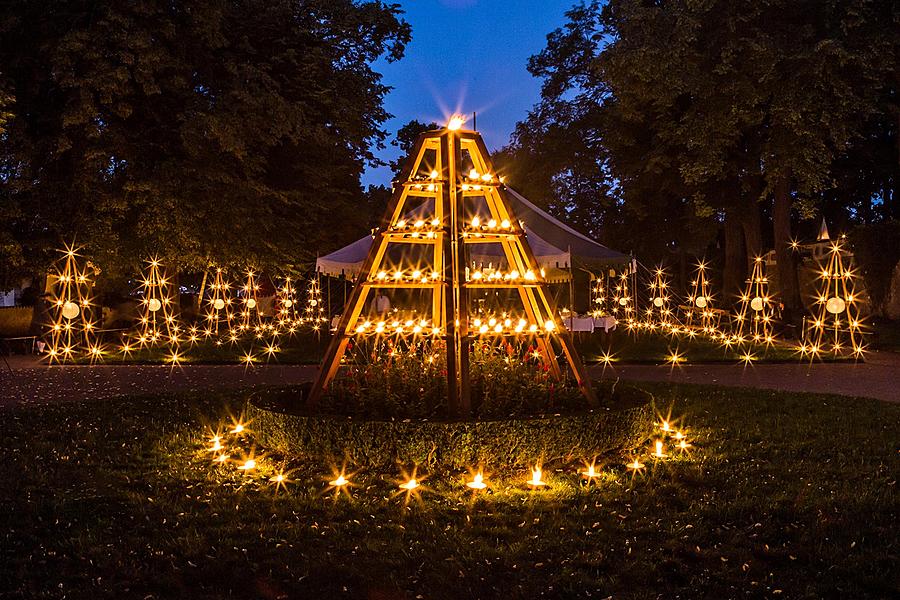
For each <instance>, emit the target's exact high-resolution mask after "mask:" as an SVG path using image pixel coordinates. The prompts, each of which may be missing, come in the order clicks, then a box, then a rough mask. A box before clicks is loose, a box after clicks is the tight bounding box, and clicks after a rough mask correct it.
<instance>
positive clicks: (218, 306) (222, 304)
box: [213, 298, 225, 310]
mask: <svg viewBox="0 0 900 600" xmlns="http://www.w3.org/2000/svg"><path fill="white" fill-rule="evenodd" d="M213 308H215V309H216V310H222V309H223V308H225V301H224V300H222V299H221V298H216V301H215V302H213Z"/></svg>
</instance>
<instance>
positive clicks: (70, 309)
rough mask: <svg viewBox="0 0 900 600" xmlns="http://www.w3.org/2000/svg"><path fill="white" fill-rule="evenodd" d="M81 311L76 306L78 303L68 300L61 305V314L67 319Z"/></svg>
mask: <svg viewBox="0 0 900 600" xmlns="http://www.w3.org/2000/svg"><path fill="white" fill-rule="evenodd" d="M79 312H81V309H80V308H78V304H76V303H75V302H72V301H71V300H69V301H68V302H66V303H65V304H63V307H62V316H64V317H65V318H67V319H74V318H75V317H77V316H78V313H79Z"/></svg>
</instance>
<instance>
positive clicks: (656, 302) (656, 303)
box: [653, 297, 663, 308]
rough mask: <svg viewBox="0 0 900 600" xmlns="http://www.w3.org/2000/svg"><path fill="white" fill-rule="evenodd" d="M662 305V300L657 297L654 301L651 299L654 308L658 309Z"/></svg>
mask: <svg viewBox="0 0 900 600" xmlns="http://www.w3.org/2000/svg"><path fill="white" fill-rule="evenodd" d="M662 305H663V299H662V298H658V297H657V298H654V299H653V306H655V307H656V308H660V307H661V306H662Z"/></svg>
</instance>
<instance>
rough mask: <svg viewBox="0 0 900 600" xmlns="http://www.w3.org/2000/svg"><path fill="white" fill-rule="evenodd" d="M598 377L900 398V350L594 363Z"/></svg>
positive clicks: (594, 375) (894, 399) (899, 400)
mask: <svg viewBox="0 0 900 600" xmlns="http://www.w3.org/2000/svg"><path fill="white" fill-rule="evenodd" d="M589 370H590V373H591V376H592V377H593V378H594V379H615V378H617V377H620V378H622V379H624V380H631V381H670V382H674V383H705V384H714V385H725V386H735V387H751V388H764V389H772V390H785V391H790V392H813V393H822V394H839V395H841V396H861V397H866V398H876V399H878V400H886V401H888V402H900V354H896V353H892V352H872V353H869V354H867V355H866V362H865V363H859V364H854V363H818V364H812V365H811V364H809V363H785V364H763V365H752V366H745V365H743V364H740V365H738V364H707V365H685V366H678V367H675V368H672V367H670V366H652V365H621V366H614V367H613V366H610V367H606V368H605V369H604V368H603V367H599V366H592V367H590V369H589Z"/></svg>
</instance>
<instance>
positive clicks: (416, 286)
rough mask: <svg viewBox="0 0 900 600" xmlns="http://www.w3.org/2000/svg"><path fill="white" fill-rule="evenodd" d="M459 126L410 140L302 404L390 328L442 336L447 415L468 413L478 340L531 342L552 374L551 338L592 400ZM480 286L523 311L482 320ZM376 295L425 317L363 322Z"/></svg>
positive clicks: (518, 234)
mask: <svg viewBox="0 0 900 600" xmlns="http://www.w3.org/2000/svg"><path fill="white" fill-rule="evenodd" d="M463 124H464V120H463V119H462V118H461V117H453V118H452V119H451V120H450V122H449V123H448V125H447V126H446V127H444V128H442V129H439V130H435V131H429V132H426V133H423V134H421V135H420V136H419V138H418V140H417V141H416V144H415V146H414V148H413V150H412V152H411V153H410V155H409V157H408V158H407V163H406V166H405V168H404V170H403V171H402V172H401V177H402V179H401V181H399V182H397V183H396V184H395V186H394V193H393V195H392V197H391V200H390V203H389V204H388V208H387V211H386V212H385V215H384V218H383V220H382V222H381V226H380V228H379V229H378V230H377V231H376V233H375V236H374V237H375V240H374V243H373V244H372V248H371V250H370V251H369V254H368V256H367V257H366V260H365V261H364V262H363V265H362V268H361V270H360V274H359V277H358V280H357V284H356V286H355V287H354V290H353V293H352V295H351V296H350V298H349V300H348V302H347V305H346V306H345V307H344V312H343V314H342V316H341V320H340V323H339V324H338V326H337V330H336V331H335V334H334V336H333V337H332V339H331V343H330V344H329V347H328V349H327V351H326V353H325V358H324V360H323V363H322V366H321V369H320V371H319V376H318V378H317V380H316V382H315V384H314V385H313V387H312V389H311V390H310V393H309V395H308V396H307V407H308V408H314V407H315V406H316V404H317V403H318V401H319V399H320V398H321V395H322V393H323V392H324V391H325V389H327V387H328V386H329V385H330V383H331V382H332V380H333V379H334V377H335V375H336V374H337V371H338V369H339V367H340V365H341V359H342V357H343V356H344V352H345V351H346V349H347V346H348V343H349V342H350V340H351V339H352V338H354V337H356V336H366V335H376V336H377V335H385V334H386V333H387V332H396V331H399V332H405V334H406V335H418V336H431V337H432V338H436V339H442V340H443V341H444V342H445V348H446V363H447V394H448V396H447V397H448V404H449V408H450V410H451V411H452V412H454V413H455V414H458V415H467V414H468V413H469V412H470V408H471V402H470V382H469V354H470V352H471V346H472V343H473V341H474V340H475V339H476V338H477V337H478V336H517V337H527V338H530V339H531V340H533V343H534V345H535V347H536V348H537V349H538V352H539V353H540V356H541V360H542V361H543V363H544V365H545V366H546V367H547V368H548V370H549V372H550V373H552V374H553V376H555V377H560V376H561V374H562V373H561V371H560V366H559V364H558V363H557V360H556V354H555V351H554V348H553V342H554V341H556V342H557V343H558V344H559V345H560V346H561V347H562V351H563V353H564V354H565V358H566V361H567V362H568V365H569V367H570V368H571V370H572V372H573V374H574V376H575V379H576V381H577V383H578V386H579V388H580V389H581V390H582V392H583V393H584V394H585V396H586V397H587V399H588V401H589V402H590V403H593V402H594V401H595V397H594V393H593V390H592V388H591V385H590V380H589V379H588V377H587V373H586V371H585V369H584V365H583V364H582V362H581V359H580V357H579V356H578V354H577V352H576V351H575V348H574V345H573V343H572V338H571V336H570V335H569V333H568V332H567V331H565V330H560V325H559V319H558V318H557V314H556V307H555V306H554V303H553V300H552V296H551V295H550V294H549V293H548V290H547V289H546V287H545V284H544V282H543V272H542V270H541V268H540V265H539V264H538V262H537V260H536V259H535V257H534V253H533V252H532V250H531V248H530V247H529V245H528V241H527V240H526V239H525V231H524V229H523V227H522V225H521V224H520V223H519V221H518V220H516V218H515V215H514V214H512V211H511V209H510V202H509V199H508V197H507V195H506V188H505V187H504V185H503V183H502V182H501V181H500V180H499V178H498V177H497V175H496V172H495V170H494V167H493V164H492V163H491V159H490V156H489V155H488V152H487V148H486V147H485V144H484V141H483V140H482V138H481V135H480V134H479V133H477V132H476V131H472V130H467V129H463ZM492 250H493V251H496V253H494V254H492V253H491V251H492ZM485 290H492V291H497V292H498V294H497V296H498V297H499V292H504V293H507V294H510V297H512V298H515V297H516V296H517V297H518V303H520V304H521V310H522V313H521V314H519V315H515V314H513V312H514V311H511V312H507V311H506V310H504V313H503V316H502V317H501V318H500V319H490V320H489V321H488V322H487V323H485V322H484V320H483V319H482V318H479V317H480V316H481V313H479V312H478V311H474V310H473V309H472V306H470V298H469V294H470V292H471V293H475V294H477V293H483V292H484V291H485ZM377 291H380V292H381V293H389V294H394V295H395V296H396V297H402V298H410V297H412V295H413V294H419V295H424V296H425V298H424V299H423V300H422V301H420V303H419V306H430V308H428V309H426V314H427V316H428V317H430V318H423V317H424V316H425V315H421V314H419V315H416V316H417V318H416V319H407V320H406V321H405V322H404V321H402V320H400V319H394V321H396V322H395V323H389V322H387V321H386V320H385V317H386V316H387V315H385V314H381V315H376V316H374V317H372V318H369V316H367V315H371V312H372V308H373V305H375V304H378V303H375V302H372V299H373V297H375V295H376V293H378V292H377ZM429 296H430V298H429ZM367 305H368V307H369V312H368V313H366V308H367ZM376 310H377V309H376ZM373 320H374V321H375V322H373Z"/></svg>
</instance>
